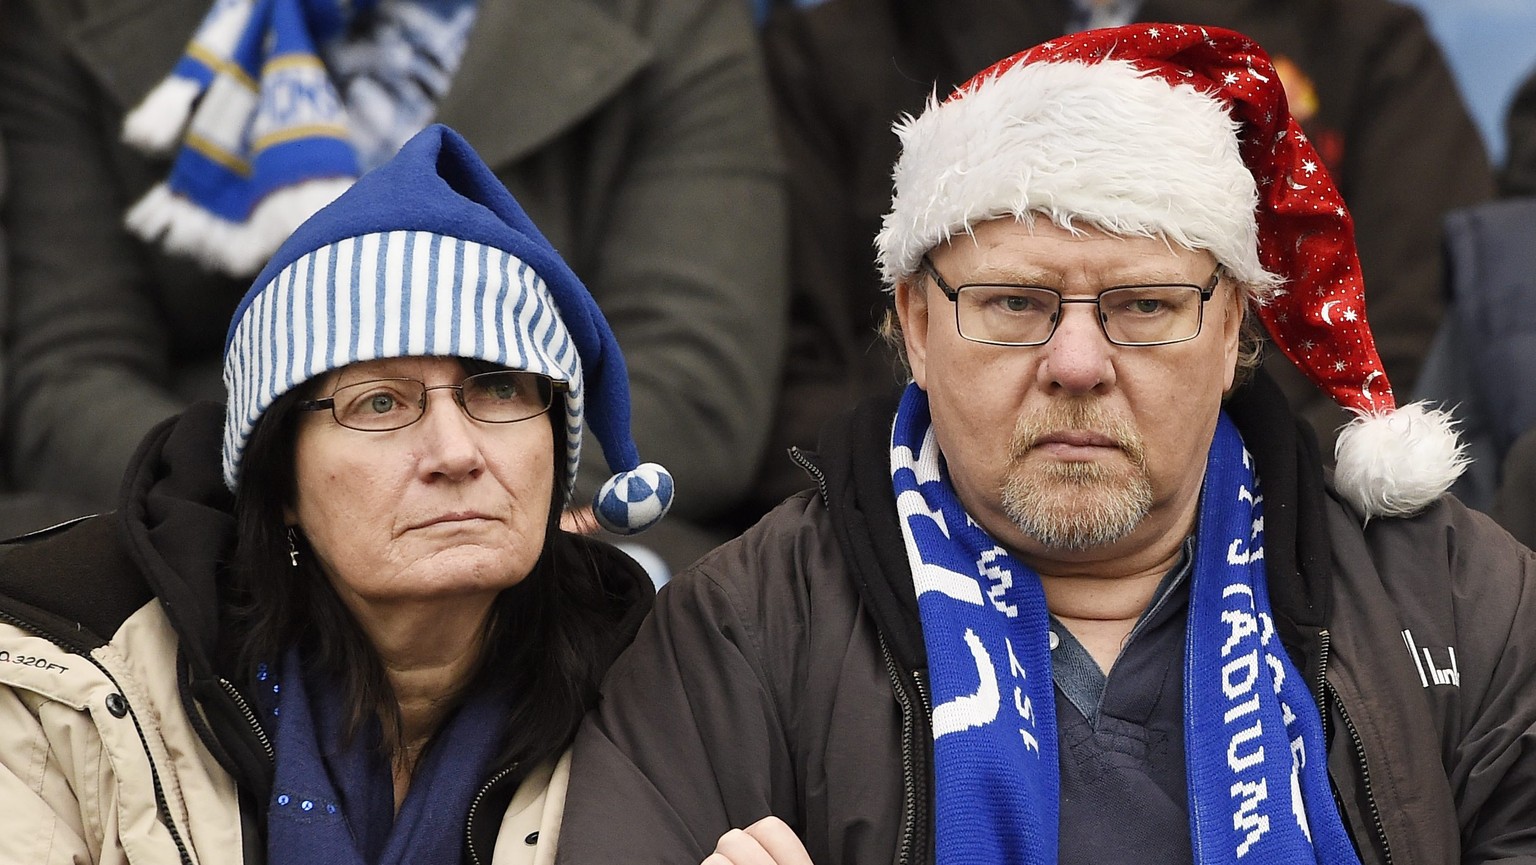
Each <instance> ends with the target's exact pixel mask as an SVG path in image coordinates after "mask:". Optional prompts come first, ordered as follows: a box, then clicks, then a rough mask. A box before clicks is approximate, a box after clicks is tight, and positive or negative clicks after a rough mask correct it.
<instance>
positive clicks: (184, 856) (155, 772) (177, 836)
mask: <svg viewBox="0 0 1536 865" xmlns="http://www.w3.org/2000/svg"><path fill="white" fill-rule="evenodd" d="M0 621H4V622H6V623H8V624H11V625H15V626H16V627H18V628H20V629H21V630H23V631H26V632H27V633H29V634H33V635H34V636H38V637H41V638H43V639H45V640H47V641H48V642H50V643H53V644H54V645H56V646H60V647H62V648H64V649H66V650H68V651H69V652H70V654H72V655H76V656H78V657H80V658H84V659H85V660H86V661H89V662H90V664H91V666H93V667H95V668H96V669H98V670H100V671H101V674H102V675H103V676H105V677H106V679H107V681H109V682H111V683H112V687H113V688H115V689H117V694H118V695H119V696H121V695H122V693H123V689H122V687H121V686H120V685H118V683H117V679H116V678H114V677H113V676H112V672H111V671H110V670H108V669H107V668H106V667H104V666H102V665H101V663H100V662H99V661H97V660H96V659H95V658H94V657H92V656H91V653H90V651H89V649H87V648H86V647H85V645H84V644H83V643H78V642H75V641H73V640H68V639H64V638H61V637H57V636H55V635H53V634H50V633H48V632H47V631H45V630H43V629H42V628H40V627H38V626H36V625H34V624H32V623H31V622H27V621H23V620H22V619H19V618H17V617H15V616H13V615H11V614H10V613H7V612H4V611H0ZM123 705H124V706H126V707H127V708H128V712H127V714H128V716H129V717H131V718H133V730H134V732H135V733H137V734H138V736H139V746H140V747H142V748H143V749H144V758H145V761H146V762H147V763H149V780H150V783H151V785H152V786H153V787H154V791H155V811H156V812H157V815H158V816H159V818H160V823H161V825H163V826H165V828H166V831H168V832H170V833H171V840H172V841H173V842H175V844H176V854H177V855H178V856H179V857H180V859H181V862H182V865H193V863H192V857H191V855H190V854H189V853H188V852H187V843H186V841H184V840H182V837H181V832H179V831H178V830H177V829H176V821H175V820H173V819H172V818H171V809H170V806H169V805H167V804H166V801H165V787H164V786H162V785H161V783H160V771H159V769H157V768H155V759H154V757H153V756H152V755H151V753H150V750H149V738H148V737H147V736H145V735H144V727H143V725H141V724H140V723H139V715H138V713H137V712H135V711H133V704H131V703H129V702H128V698H127V697H123Z"/></svg>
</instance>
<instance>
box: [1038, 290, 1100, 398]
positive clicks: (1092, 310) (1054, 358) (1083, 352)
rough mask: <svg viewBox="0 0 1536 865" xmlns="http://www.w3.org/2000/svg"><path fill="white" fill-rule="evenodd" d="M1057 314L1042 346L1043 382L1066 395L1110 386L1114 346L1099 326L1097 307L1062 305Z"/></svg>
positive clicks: (1075, 304)
mask: <svg viewBox="0 0 1536 865" xmlns="http://www.w3.org/2000/svg"><path fill="white" fill-rule="evenodd" d="M1057 315H1058V316H1060V319H1059V321H1058V323H1057V325H1056V332H1055V333H1054V334H1052V335H1051V339H1050V342H1047V343H1046V344H1045V345H1044V346H1043V348H1044V351H1045V360H1044V362H1043V363H1041V364H1040V375H1041V377H1042V380H1043V381H1042V383H1043V384H1045V385H1046V386H1047V387H1048V388H1050V389H1052V390H1058V389H1059V390H1062V391H1065V392H1066V393H1069V394H1087V393H1092V392H1093V391H1095V390H1099V389H1102V388H1106V387H1108V386H1110V385H1111V384H1113V383H1114V378H1115V368H1114V363H1113V362H1112V357H1113V355H1114V352H1115V346H1114V345H1113V344H1111V343H1110V341H1109V338H1108V337H1106V336H1105V335H1104V329H1103V327H1101V326H1100V324H1099V321H1098V316H1099V308H1098V307H1097V306H1095V305H1093V304H1089V303H1064V304H1062V305H1061V309H1060V311H1059V312H1058V313H1057Z"/></svg>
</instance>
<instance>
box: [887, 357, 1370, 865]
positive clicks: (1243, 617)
mask: <svg viewBox="0 0 1536 865" xmlns="http://www.w3.org/2000/svg"><path fill="white" fill-rule="evenodd" d="M891 480H892V485H893V487H894V489H895V493H896V509H897V512H898V514H899V515H900V520H901V529H902V536H903V538H904V539H905V541H906V548H907V559H908V561H909V562H910V563H911V567H912V577H913V580H914V582H915V584H916V590H917V604H918V612H919V616H920V618H921V620H922V625H923V640H924V643H925V644H926V645H927V648H928V672H929V680H930V685H931V688H932V695H933V737H934V741H933V753H934V781H935V788H936V790H935V794H934V795H935V813H936V817H935V827H936V833H937V839H936V845H937V853H938V862H939V863H940V865H955V863H977V865H980V863H986V865H996V863H1020V865H1024V863H1028V865H1043V863H1053V862H1055V861H1056V858H1057V823H1058V819H1059V814H1058V805H1057V799H1058V790H1059V771H1060V767H1059V763H1058V759H1059V757H1058V753H1057V743H1056V719H1055V698H1054V692H1053V685H1052V678H1051V660H1050V649H1049V646H1048V639H1049V637H1048V634H1049V625H1048V613H1047V611H1046V605H1045V591H1044V589H1043V587H1042V586H1041V583H1040V578H1039V576H1038V575H1037V574H1036V573H1035V572H1034V571H1033V570H1031V569H1030V568H1029V567H1028V566H1026V565H1025V564H1024V563H1023V562H1020V561H1018V560H1017V559H1016V558H1014V557H1013V556H1012V555H1011V554H1010V553H1008V552H1007V551H1006V550H1005V549H1003V547H1002V546H1000V545H999V544H998V543H997V542H996V541H994V540H993V539H992V538H991V536H989V535H988V534H987V533H986V531H984V530H983V529H982V528H981V527H980V526H979V525H977V524H976V523H975V521H973V520H972V519H971V518H970V516H969V515H967V513H966V512H965V509H964V508H963V507H962V506H961V505H960V502H959V500H958V499H957V498H956V497H955V494H954V490H953V488H952V487H951V485H950V483H949V479H948V477H947V475H946V472H945V469H944V464H943V458H942V456H941V455H940V453H939V449H938V444H937V441H936V439H935V438H934V435H933V430H932V427H931V421H930V415H929V410H928V397H927V394H925V393H924V392H923V391H922V390H920V389H918V388H917V386H916V385H908V387H907V391H906V393H905V394H904V395H903V397H902V401H901V406H900V408H898V410H897V412H896V422H895V425H894V427H893V428H892V432H891ZM1262 505H1263V496H1262V495H1260V494H1259V493H1258V482H1257V480H1256V478H1255V476H1254V474H1253V470H1252V467H1251V462H1250V459H1249V456H1248V453H1247V451H1246V450H1245V449H1244V448H1243V443H1242V439H1241V437H1240V436H1239V435H1238V432H1237V428H1236V427H1235V426H1233V425H1232V422H1231V420H1230V419H1228V418H1227V417H1226V415H1225V414H1223V415H1222V416H1221V420H1220V423H1219V424H1218V426H1217V430H1216V436H1215V440H1214V442H1213V443H1212V446H1211V453H1210V457H1209V459H1208V462H1207V468H1206V476H1205V486H1204V489H1203V492H1202V494H1201V501H1200V518H1199V519H1200V522H1199V526H1198V528H1197V535H1196V544H1195V562H1194V575H1193V583H1192V587H1191V590H1190V604H1189V607H1190V609H1189V621H1188V626H1187V634H1186V638H1185V685H1184V690H1185V693H1184V706H1185V716H1184V735H1185V740H1186V746H1185V750H1186V753H1187V755H1188V756H1187V760H1186V774H1187V785H1188V794H1189V819H1190V837H1191V840H1192V846H1193V849H1194V858H1195V862H1196V863H1197V865H1210V863H1219V862H1220V863H1229V862H1245V863H1247V862H1253V863H1264V865H1280V863H1285V865H1294V863H1301V862H1309V863H1327V865H1335V863H1350V865H1355V863H1358V859H1356V857H1355V853H1354V848H1353V846H1352V845H1351V843H1350V840H1349V837H1348V836H1347V834H1346V833H1345V831H1344V826H1343V823H1342V821H1341V820H1340V818H1339V815H1338V812H1337V809H1336V807H1335V805H1334V801H1333V795H1332V792H1331V789H1330V787H1329V781H1328V771H1327V760H1326V758H1325V755H1324V746H1323V730H1322V721H1321V719H1320V717H1319V715H1318V711H1317V707H1316V705H1315V704H1314V702H1313V701H1312V697H1311V694H1310V693H1309V691H1308V690H1307V687H1306V683H1305V682H1304V681H1303V680H1302V677H1301V674H1300V673H1298V672H1297V671H1296V668H1295V666H1294V665H1293V664H1292V663H1291V661H1290V659H1289V658H1288V657H1287V656H1286V654H1285V650H1284V649H1283V648H1282V646H1281V645H1280V639H1279V637H1278V636H1277V635H1276V633H1275V628H1274V622H1273V619H1272V616H1271V614H1270V607H1269V591H1268V589H1267V587H1266V584H1265V581H1264V548H1263V529H1264V517H1263V508H1262Z"/></svg>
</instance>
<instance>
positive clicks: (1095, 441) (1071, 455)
mask: <svg viewBox="0 0 1536 865" xmlns="http://www.w3.org/2000/svg"><path fill="white" fill-rule="evenodd" d="M1029 450H1031V451H1039V452H1041V453H1043V454H1046V455H1049V456H1053V457H1056V458H1058V459H1065V460H1090V459H1098V458H1100V457H1102V456H1104V455H1105V453H1106V452H1108V451H1116V452H1118V451H1121V450H1123V448H1122V447H1121V446H1120V442H1118V441H1116V440H1115V439H1114V438H1112V437H1110V436H1107V435H1104V434H1103V433H1097V432H1093V431H1091V430H1063V431H1058V432H1051V433H1047V434H1045V435H1043V436H1040V437H1039V438H1037V439H1035V442H1034V444H1032V445H1030V447H1029Z"/></svg>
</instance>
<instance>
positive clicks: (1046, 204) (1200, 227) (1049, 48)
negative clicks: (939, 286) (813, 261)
mask: <svg viewBox="0 0 1536 865" xmlns="http://www.w3.org/2000/svg"><path fill="white" fill-rule="evenodd" d="M896 133H897V135H898V136H899V137H900V138H901V141H902V152H901V158H900V159H899V160H898V162H897V163H896V169H895V172H894V181H895V194H894V197H893V199H892V204H891V211H890V213H888V214H887V215H886V217H885V221H884V225H883V227H882V229H881V231H880V233H879V236H878V237H877V239H876V246H877V248H878V251H879V265H880V269H881V272H882V275H883V276H884V278H885V281H886V283H887V285H888V286H893V285H895V284H896V283H897V282H900V281H902V280H905V279H907V278H908V277H910V276H912V275H913V274H914V273H915V272H916V271H917V268H918V264H919V261H920V260H921V258H922V256H923V254H924V253H926V252H927V251H928V250H930V249H932V248H933V247H934V246H936V245H938V244H939V243H942V242H944V241H947V240H949V239H950V238H951V237H953V236H954V235H956V234H962V233H967V232H969V231H970V229H971V227H972V226H974V225H976V224H978V223H981V222H984V221H986V220H989V219H993V218H996V217H1001V216H1007V215H1012V216H1014V217H1015V218H1018V219H1022V220H1026V221H1028V220H1033V219H1035V218H1037V217H1045V218H1048V219H1050V220H1051V221H1053V222H1054V223H1056V224H1057V225H1059V226H1061V227H1063V228H1067V229H1073V228H1077V227H1082V226H1092V227H1095V228H1098V229H1100V230H1103V231H1105V232H1108V233H1110V234H1118V235H1128V236H1145V237H1163V238H1166V239H1167V240H1169V241H1170V242H1172V243H1176V244H1178V245H1180V246H1183V247H1185V248H1188V249H1192V250H1208V251H1210V252H1211V254H1212V255H1214V256H1215V258H1216V260H1217V262H1218V263H1219V264H1221V265H1222V266H1223V267H1224V268H1225V269H1226V270H1227V272H1228V273H1230V274H1231V275H1232V276H1233V277H1234V278H1235V279H1237V280H1238V281H1239V282H1241V283H1242V284H1243V285H1244V286H1246V288H1247V290H1248V292H1249V296H1250V301H1251V302H1252V303H1254V304H1255V306H1256V308H1257V311H1258V314H1259V317H1260V319H1261V320H1262V321H1263V322H1264V325H1265V326H1266V328H1267V329H1268V331H1269V334H1270V337H1271V339H1272V340H1273V342H1274V343H1275V345H1277V346H1279V347H1280V350H1281V351H1282V352H1284V353H1285V356H1286V357H1288V358H1290V360H1291V362H1292V363H1294V364H1295V365H1296V366H1297V367H1298V368H1300V369H1301V370H1302V372H1303V373H1305V374H1306V375H1307V377H1308V378H1309V379H1311V380H1312V382H1313V383H1314V384H1316V385H1317V386H1318V387H1319V388H1321V389H1322V390H1323V391H1324V392H1325V393H1327V394H1328V395H1329V396H1331V397H1332V398H1333V400H1334V402H1336V403H1338V404H1339V405H1341V406H1343V407H1344V408H1346V409H1349V410H1350V411H1352V412H1354V414H1355V418H1354V419H1353V420H1352V421H1350V422H1349V423H1348V424H1347V425H1346V426H1345V427H1344V429H1343V430H1342V431H1341V432H1340V435H1339V440H1338V445H1337V449H1336V452H1335V456H1336V458H1337V468H1336V471H1335V474H1334V480H1335V485H1336V487H1337V488H1338V490H1339V492H1340V493H1341V494H1343V495H1344V496H1345V497H1346V498H1347V499H1348V500H1349V501H1350V502H1351V503H1352V504H1353V505H1354V506H1355V507H1356V508H1357V509H1358V510H1359V511H1360V512H1361V513H1362V514H1363V515H1365V516H1366V517H1367V518H1369V517H1374V516H1393V515H1405V514H1411V513H1414V512H1416V511H1418V510H1420V509H1422V508H1423V507H1425V506H1426V505H1428V504H1429V503H1430V502H1432V501H1434V499H1436V498H1437V497H1439V496H1440V495H1441V494H1442V493H1444V492H1445V491H1446V490H1447V489H1448V488H1449V487H1450V485H1451V483H1452V482H1453V481H1455V479H1456V478H1457V476H1458V475H1460V473H1461V470H1462V468H1464V467H1465V465H1466V459H1465V457H1464V456H1463V455H1462V446H1461V444H1460V443H1459V442H1458V440H1457V436H1456V431H1455V429H1454V425H1453V422H1452V419H1451V417H1450V415H1449V414H1448V413H1446V412H1442V411H1438V410H1435V409H1432V408H1429V407H1428V406H1427V405H1426V404H1423V403H1414V404H1411V405H1405V406H1401V407H1399V406H1398V405H1397V403H1396V401H1395V400H1394V398H1393V394H1392V387H1391V385H1390V384H1389V383H1388V381H1387V376H1386V372H1385V370H1384V369H1383V368H1382V364H1381V358H1380V357H1379V356H1378V355H1377V353H1376V345H1375V341H1374V340H1373V339H1372V338H1371V332H1370V329H1369V328H1368V327H1367V325H1366V321H1365V291H1364V284H1363V282H1362V280H1361V276H1360V261H1359V257H1358V255H1357V254H1356V251H1355V242H1354V223H1353V221H1352V220H1351V219H1350V216H1349V211H1348V209H1346V208H1345V206H1344V199H1343V198H1342V197H1341V196H1340V195H1339V192H1338V189H1337V188H1336V187H1335V186H1334V184H1333V181H1332V180H1331V179H1330V178H1329V176H1328V173H1327V171H1326V170H1325V169H1324V168H1323V166H1322V160H1321V159H1319V158H1318V155H1317V152H1316V151H1315V150H1313V148H1312V144H1311V143H1310V142H1309V141H1308V140H1307V138H1306V136H1305V135H1304V134H1303V133H1302V131H1301V127H1300V126H1299V125H1298V124H1297V123H1296V121H1295V119H1294V118H1293V117H1292V116H1291V114H1290V111H1289V109H1288V108H1287V106H1286V101H1285V91H1284V89H1283V88H1282V86H1281V83H1280V77H1279V75H1277V74H1276V72H1275V69H1274V66H1273V65H1272V64H1271V63H1270V59H1269V57H1268V55H1266V54H1265V53H1264V51H1263V50H1262V49H1261V48H1259V46H1258V45H1257V44H1255V43H1254V42H1253V41H1252V40H1251V39H1248V38H1247V37H1245V36H1243V35H1242V34H1239V33H1235V32H1233V31H1230V30H1222V29H1219V28H1215V27H1197V26H1193V25H1183V24H1135V25H1131V26H1128V27H1117V28H1111V29H1105V30H1090V31H1085V32H1082V33H1077V34H1074V35H1071V36H1064V37H1062V38H1060V39H1056V40H1053V41H1051V42H1046V43H1044V44H1042V45H1039V46H1037V47H1035V48H1031V49H1029V50H1028V51H1024V52H1021V53H1019V54H1016V55H1014V56H1012V57H1009V58H1007V59H1005V60H1002V61H1000V62H998V63H996V64H994V65H993V66H991V67H989V68H988V69H985V70H983V71H982V72H981V73H979V74H978V75H976V76H975V77H974V78H972V79H971V80H970V81H969V82H967V83H966V84H964V85H962V86H961V87H959V88H957V89H956V90H955V92H954V93H953V94H951V95H950V96H949V97H948V98H947V99H945V100H944V101H942V102H940V101H938V100H937V99H933V100H930V102H929V105H928V107H927V109H926V110H924V111H923V113H922V114H921V115H919V116H917V117H908V118H905V119H904V120H903V121H901V122H900V123H898V124H897V125H896Z"/></svg>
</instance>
